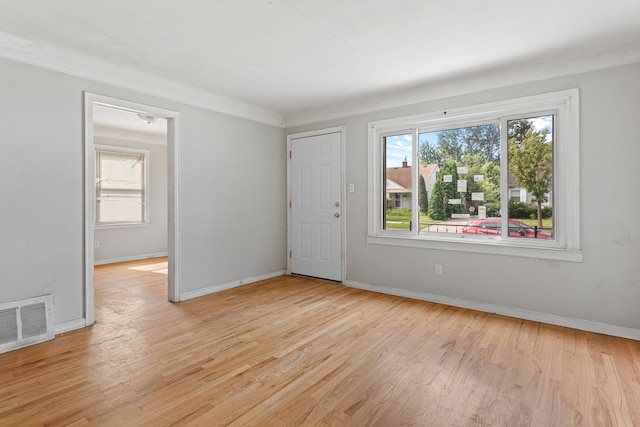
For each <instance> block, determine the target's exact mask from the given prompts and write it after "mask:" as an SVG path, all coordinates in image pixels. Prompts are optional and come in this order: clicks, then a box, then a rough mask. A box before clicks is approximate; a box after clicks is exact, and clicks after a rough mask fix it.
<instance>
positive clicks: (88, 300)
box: [84, 92, 180, 326]
mask: <svg viewBox="0 0 640 427" xmlns="http://www.w3.org/2000/svg"><path fill="white" fill-rule="evenodd" d="M94 105H102V106H106V107H111V108H118V109H122V110H126V111H132V112H136V113H148V114H149V113H150V114H152V115H154V116H156V117H159V118H164V119H167V158H168V171H167V187H168V189H167V192H168V195H167V196H168V206H169V207H168V229H169V231H168V242H167V249H168V256H169V263H168V270H169V273H168V278H167V281H168V290H167V293H168V299H169V301H179V300H180V290H179V288H180V281H179V275H178V273H179V271H178V269H177V266H178V265H179V262H178V259H177V258H178V256H179V250H178V242H179V230H178V224H179V221H178V206H177V200H178V185H179V180H178V173H177V172H178V148H179V145H180V144H179V122H180V120H179V118H180V115H179V113H178V112H176V111H171V110H166V109H163V108H158V107H153V106H150V105H145V104H140V103H137V102H132V101H127V100H122V99H118V98H112V97H109V96H104V95H98V94H94V93H90V92H85V93H84V174H85V177H84V187H85V188H84V190H85V194H84V294H85V299H84V319H85V326H89V325H92V324H93V323H94V322H95V313H94V282H93V267H94V265H95V263H94V262H95V261H94V256H95V255H94V246H93V244H94V239H95V238H94V234H95V229H94V227H95V226H94V224H95V184H94V183H95V151H94V132H93V106H94Z"/></svg>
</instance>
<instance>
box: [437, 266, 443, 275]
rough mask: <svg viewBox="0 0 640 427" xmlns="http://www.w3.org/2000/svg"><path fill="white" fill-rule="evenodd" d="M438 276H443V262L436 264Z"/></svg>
mask: <svg viewBox="0 0 640 427" xmlns="http://www.w3.org/2000/svg"><path fill="white" fill-rule="evenodd" d="M436 276H442V264H436Z"/></svg>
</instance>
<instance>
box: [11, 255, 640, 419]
mask: <svg viewBox="0 0 640 427" xmlns="http://www.w3.org/2000/svg"><path fill="white" fill-rule="evenodd" d="M164 269H166V262H165V260H144V261H135V262H131V263H120V264H114V265H105V266H99V267H96V269H95V277H96V280H95V283H96V291H95V300H96V324H95V325H94V326H93V327H90V328H85V329H82V330H78V331H73V332H69V333H65V334H61V335H58V336H57V337H56V339H55V340H53V341H50V342H46V343H42V344H38V345H35V346H32V347H28V348H23V349H20V350H16V351H13V352H9V353H6V354H2V355H0V425H3V426H4V425H7V426H13V425H20V426H24V425H47V426H68V425H74V426H81V425H110V426H141V425H144V426H161V425H175V426H182V425H203V426H212V425H230V426H289V425H309V426H316V425H318V426H347V425H352V426H361V425H374V426H400V425H415V426H454V425H455V426H489V425H491V426H507V425H509V426H568V425H584V426H606V425H611V426H625V425H626V426H633V425H640V342H637V341H633V340H627V339H623V338H616V337H610V336H605V335H599V334H595V333H589V332H583V331H577V330H573V329H568V328H562V327H556V326H550V325H546V324H541V323H537V322H532V321H525V320H519V319H513V318H508V317H503V316H499V315H493V314H488V313H482V312H477V311H472V310H467V309H461V308H455V307H449V306H445V305H440V304H434V303H428V302H424V301H417V300H411V299H406V298H401V297H396V296H391V295H384V294H377V293H373V292H367V291H363V290H359V289H354V288H348V287H344V286H341V285H338V284H334V283H330V282H326V281H320V280H314V279H310V278H305V277H297V276H283V277H277V278H273V279H269V280H265V281H262V282H258V283H254V284H250V285H246V286H242V287H239V288H234V289H230V290H226V291H222V292H219V293H216V294H212V295H207V296H204V297H200V298H197V299H193V300H189V301H185V302H181V303H169V302H167V284H166V280H167V276H166V270H164Z"/></svg>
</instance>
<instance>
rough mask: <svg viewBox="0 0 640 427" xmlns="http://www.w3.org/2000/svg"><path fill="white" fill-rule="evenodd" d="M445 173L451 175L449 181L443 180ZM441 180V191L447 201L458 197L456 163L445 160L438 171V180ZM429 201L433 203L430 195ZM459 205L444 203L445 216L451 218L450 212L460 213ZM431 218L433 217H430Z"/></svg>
mask: <svg viewBox="0 0 640 427" xmlns="http://www.w3.org/2000/svg"><path fill="white" fill-rule="evenodd" d="M446 175H451V182H444V177H445V176H446ZM441 180H442V183H441V185H442V192H443V195H444V197H446V199H447V202H448V201H449V200H451V199H459V198H460V197H458V164H457V163H456V162H455V161H453V160H450V161H448V162H446V163H445V164H444V165H442V167H441V168H440V172H439V173H438V181H441ZM431 202H432V203H433V197H431ZM460 207H461V206H460V205H450V204H449V203H446V204H445V206H444V208H445V212H446V217H447V218H451V214H452V213H460ZM432 218H433V217H432Z"/></svg>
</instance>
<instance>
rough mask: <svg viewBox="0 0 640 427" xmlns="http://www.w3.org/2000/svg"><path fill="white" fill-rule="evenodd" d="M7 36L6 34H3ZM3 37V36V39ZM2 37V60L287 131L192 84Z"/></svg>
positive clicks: (262, 112) (277, 119) (265, 113)
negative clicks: (18, 42)
mask: <svg viewBox="0 0 640 427" xmlns="http://www.w3.org/2000/svg"><path fill="white" fill-rule="evenodd" d="M2 34H4V35H6V33H2ZM2 34H0V35H2ZM5 39H6V37H4V38H3V37H0V57H3V58H6V59H10V60H13V61H18V62H22V63H26V64H30V65H35V66H38V67H41V68H46V69H49V70H53V71H57V72H61V73H64V74H69V75H72V76H76V77H81V78H84V79H89V80H93V81H96V82H99V83H104V84H108V85H111V86H116V87H119V88H123V89H127V90H132V91H136V92H139V93H143V94H146V95H152V96H156V97H160V98H165V99H170V100H173V101H177V102H181V103H184V104H187V105H191V106H194V107H200V108H204V109H207V110H212V111H216V112H218V113H223V114H228V115H231V116H234V117H239V118H243V119H247V120H251V121H254V122H258V123H263V124H267V125H270V126H276V127H283V126H284V117H283V115H282V114H280V113H278V112H275V111H270V110H266V109H263V108H260V107H257V106H255V105H250V104H247V103H244V102H241V101H238V100H235V99H233V98H230V97H227V96H224V95H220V94H216V93H212V92H207V91H204V90H202V89H199V88H196V87H193V86H190V85H188V84H185V83H182V82H179V81H175V80H171V79H167V78H163V77H159V76H155V75H153V74H150V73H146V72H142V71H140V70H136V69H134V68H131V67H125V66H121V65H116V64H113V63H110V62H108V61H105V60H103V59H101V58H98V57H93V56H90V55H83V54H80V53H78V52H77V51H73V50H70V49H66V48H64V47H62V46H59V45H53V44H49V43H45V42H40V43H37V44H27V43H26V42H23V43H21V44H20V45H18V44H17V43H16V42H12V40H5Z"/></svg>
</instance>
